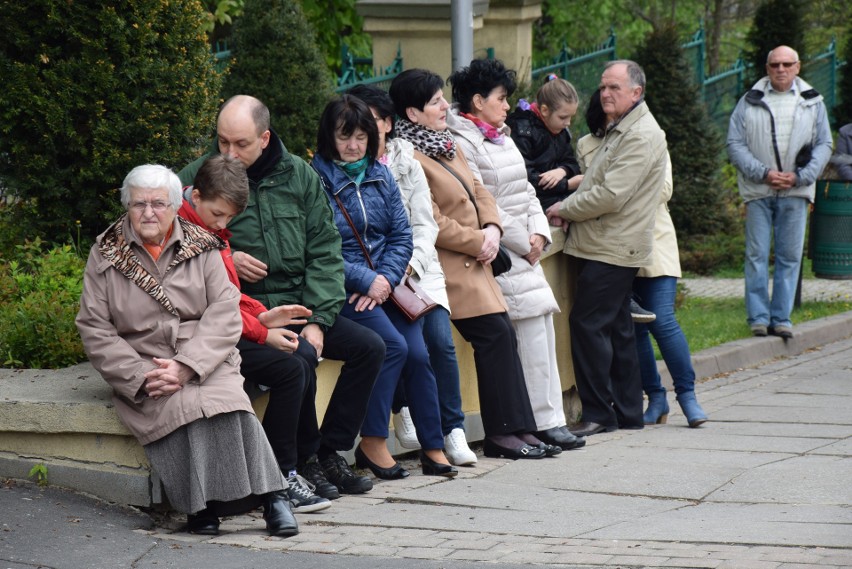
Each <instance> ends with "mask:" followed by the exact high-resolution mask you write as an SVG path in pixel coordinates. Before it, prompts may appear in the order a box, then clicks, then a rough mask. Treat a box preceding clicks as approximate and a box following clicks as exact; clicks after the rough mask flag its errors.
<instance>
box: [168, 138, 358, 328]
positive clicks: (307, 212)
mask: <svg viewBox="0 0 852 569" xmlns="http://www.w3.org/2000/svg"><path fill="white" fill-rule="evenodd" d="M275 142H277V143H278V144H281V142H279V141H278V140H277V137H275V138H274V139H273V142H272V143H275ZM214 144H215V143H214ZM281 148H282V150H283V156H282V158H281V160H280V161H279V162H278V165H277V166H276V167H275V169H274V170H273V171H272V172H271V173H269V174H268V175H267V176H266V177H265V178H263V179H262V180H261V181H260V182H259V183H257V184H255V183H254V182H251V183H250V190H249V200H248V207H247V208H246V211H245V212H243V213H241V214H238V215H237V216H236V217H235V218H234V219H233V220H232V221H231V223H230V224H228V229H229V230H230V231H231V232H232V233H233V235H232V237H231V239H230V242H231V247H232V248H233V250H234V251H243V252H245V253H248V254H249V255H251V256H253V257H256V258H257V259H260V260H261V261H263V262H264V263H266V265H267V266H268V269H267V272H268V275H267V276H266V278H264V279H261V280H260V281H258V282H256V283H249V282H246V281H240V284H241V285H242V291H243V292H244V293H245V294H247V295H249V296H251V297H252V298H254V299H256V300H258V301H260V302H262V303H263V304H264V305H265V306H266V307H267V308H272V307H275V306H280V305H282V304H301V305H303V306H306V307H308V308H310V309H311V310H312V311H313V315H312V316H310V317H309V318H308V319H307V320H308V322H312V323H316V324H319V325H320V326H322V327H323V329H326V328H328V327H329V326H331V325H332V324H334V320H335V318H337V313H338V312H339V311H340V309H341V307H342V306H343V301H344V299H345V293H344V290H343V256H342V253H341V245H340V233H339V232H338V231H337V227H336V226H335V225H334V218H333V216H332V213H331V207H330V206H329V204H328V198H327V197H326V195H325V192H324V191H323V189H322V185H321V182H320V179H319V176H318V175H317V173H316V172H315V171H314V169H313V168H311V167H310V166H308V164H306V163H305V162H304V161H303V160H302V159H301V158H299V157H297V156H293V155H291V154H290V153H288V152H287V149H286V148H284V145H283V144H281ZM215 152H218V149H217V150H215V151H211V152H210V153H208V154H206V155H204V156H202V157H201V158H199V159H198V160H196V161H195V162H192V163H191V164H189V165H187V166H186V167H185V168H184V169H183V170H181V171H180V173H179V174H178V176H179V177H180V179H181V182H182V183H183V184H184V185H189V184H191V183H192V180H193V179H194V178H195V173H196V172H197V171H198V169H199V168H200V167H201V164H202V163H204V161H205V160H206V159H207V158H208V157H209V156H210V155H211V154H214V153H215Z"/></svg>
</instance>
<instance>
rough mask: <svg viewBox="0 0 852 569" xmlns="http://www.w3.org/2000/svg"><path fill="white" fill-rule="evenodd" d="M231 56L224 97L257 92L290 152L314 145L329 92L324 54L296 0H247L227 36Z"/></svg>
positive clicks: (303, 149)
mask: <svg viewBox="0 0 852 569" xmlns="http://www.w3.org/2000/svg"><path fill="white" fill-rule="evenodd" d="M231 37H232V40H233V42H234V43H233V47H234V59H233V62H232V65H231V70H230V73H229V74H228V77H227V78H226V79H225V87H224V96H225V98H226V99H227V98H228V97H231V96H233V95H238V94H244V95H252V96H254V97H257V98H258V99H260V100H261V101H263V102H264V103H266V106H268V107H269V112H270V114H271V119H272V128H273V130H275V132H276V133H278V136H280V137H281V140H283V141H284V145H285V146H286V147H287V149H288V150H289V151H290V152H293V153H294V154H298V155H300V156H306V154H307V150H308V149H309V148H313V147H315V146H316V136H317V135H316V133H317V124H318V122H319V117H320V115H321V114H322V110H323V108H324V107H325V105H326V103H327V102H328V101H329V100H330V99H331V97H332V96H333V94H334V93H333V91H332V80H331V75H330V74H329V71H328V68H327V67H326V64H325V59H324V58H323V55H322V53H321V52H320V50H319V48H318V47H317V43H316V39H315V35H314V31H313V30H312V29H311V27H310V25H309V24H308V22H307V20H306V19H305V16H304V14H303V13H302V10H301V8H300V7H299V5H298V3H297V2H295V1H293V0H246V4H245V10H244V12H243V15H242V17H240V18H239V19H238V20H236V22H235V24H234V31H233V35H232V36H231Z"/></svg>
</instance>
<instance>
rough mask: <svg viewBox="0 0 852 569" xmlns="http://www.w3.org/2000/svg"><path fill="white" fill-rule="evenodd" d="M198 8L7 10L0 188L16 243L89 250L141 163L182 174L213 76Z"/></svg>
mask: <svg viewBox="0 0 852 569" xmlns="http://www.w3.org/2000/svg"><path fill="white" fill-rule="evenodd" d="M204 14H205V10H204V8H203V7H202V5H201V3H200V2H199V0H116V1H114V2H72V1H68V0H27V1H26V2H7V3H4V7H3V10H2V13H0V77H2V78H3V82H4V85H3V94H2V95H0V185H2V186H3V187H4V191H5V193H6V194H7V195H8V196H11V198H12V199H10V201H9V203H8V205H7V206H6V207H7V208H9V209H10V211H9V212H8V213H9V215H11V218H12V219H13V220H15V222H14V226H13V228H17V229H19V231H20V233H21V236H20V239H19V240H18V243H20V242H22V240H23V237H29V238H34V237H36V236H41V237H43V238H45V239H47V240H48V241H52V242H57V243H65V242H68V239H69V236H70V235H73V234H74V232H75V225H76V222H77V221H79V222H80V223H81V224H82V227H83V230H84V232H85V233H86V235H87V237H88V238H89V239H91V238H92V237H94V236H95V235H97V234H98V233H99V232H100V231H103V229H105V228H106V226H107V225H108V224H109V223H110V222H111V221H112V220H114V219H115V217H116V215H117V214H118V213H119V211H120V205H119V198H118V192H117V189H118V187H119V186H120V185H121V181H122V179H123V178H124V176H125V175H126V174H127V172H129V171H130V170H131V168H133V167H134V166H137V165H139V164H143V163H150V162H154V163H160V164H165V165H167V166H170V167H177V168H180V167H182V166H183V165H184V164H186V163H187V162H188V161H190V160H191V159H192V158H194V157H195V156H197V155H198V151H199V145H200V144H201V140H202V139H205V140H206V139H207V137H208V136H209V134H210V132H211V130H212V127H213V125H214V121H215V113H216V108H217V103H218V96H219V90H220V86H221V77H220V76H219V75H218V74H217V73H216V71H215V69H214V67H213V57H212V55H211V50H210V46H209V44H208V43H207V38H206V35H205V34H204V32H203V24H204Z"/></svg>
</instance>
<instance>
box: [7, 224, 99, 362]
mask: <svg viewBox="0 0 852 569" xmlns="http://www.w3.org/2000/svg"><path fill="white" fill-rule="evenodd" d="M44 249H45V247H44V246H43V244H42V242H41V241H40V240H38V239H37V240H35V241H32V242H27V243H26V244H24V245H18V246H17V247H16V248H15V250H14V257H15V259H14V260H8V261H0V366H2V367H16V368H61V367H66V366H69V365H74V364H77V363H80V362H82V361H85V359H86V354H85V353H84V351H83V344H82V342H81V341H80V336H79V335H78V334H77V328H76V326H75V325H74V318H75V317H76V315H77V311H78V309H79V307H80V293H81V292H82V289H83V269H84V268H85V264H86V263H85V261H84V260H83V259H82V258H81V257H80V255H79V254H78V252H77V251H76V250H75V249H74V248H73V247H72V246H71V245H62V246H59V247H53V248H51V249H48V250H46V251H45V250H44Z"/></svg>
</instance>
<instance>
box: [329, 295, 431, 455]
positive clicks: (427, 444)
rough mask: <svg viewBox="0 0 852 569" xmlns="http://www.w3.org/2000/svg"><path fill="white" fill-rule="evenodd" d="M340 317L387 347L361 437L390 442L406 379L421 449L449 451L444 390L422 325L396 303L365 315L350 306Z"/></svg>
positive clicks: (406, 391) (371, 395)
mask: <svg viewBox="0 0 852 569" xmlns="http://www.w3.org/2000/svg"><path fill="white" fill-rule="evenodd" d="M340 315H341V316H345V317H346V318H349V319H351V320H354V321H355V322H357V323H358V324H361V325H362V326H366V327H367V328H369V329H371V330H373V331H374V332H376V333H377V334H378V335H379V336H381V337H382V339H383V340H384V341H385V346H386V353H385V361H384V363H383V364H382V369H381V371H380V372H379V376H378V377H377V378H376V383H375V385H374V386H373V392H372V393H371V394H370V401H369V403H368V404H367V414H366V416H365V417H364V423H363V424H362V425H361V436H368V437H383V438H387V436H388V421H389V420H390V412H391V404H392V403H393V397H394V392H395V391H396V387H397V384H398V383H399V381H400V378H402V379H403V381H404V382H405V383H404V387H405V393H406V395H407V396H408V404H409V405H408V407H409V409H410V411H411V420H412V421H413V422H414V426H415V428H416V429H417V440H418V441H419V442H420V446H421V447H422V448H424V449H427V450H429V449H438V448H444V436H443V434H442V433H441V413H440V411H439V410H438V388H437V386H436V384H435V375H434V373H433V372H432V366H431V365H430V364H429V352H428V351H427V350H426V344H425V342H424V341H423V331H422V330H421V329H420V324H418V323H417V322H413V323H412V322H408V321H407V320H406V319H405V317H404V316H403V315H402V313H401V312H400V311H399V309H397V308H396V307H395V306H394V305H393V303H392V302H388V303H386V304H385V305H382V306H376V307H375V308H374V309H373V310H365V311H363V312H356V311H355V309H354V305H353V304H349V303H348V302H346V303H344V305H343V308H342V309H341V311H340Z"/></svg>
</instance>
